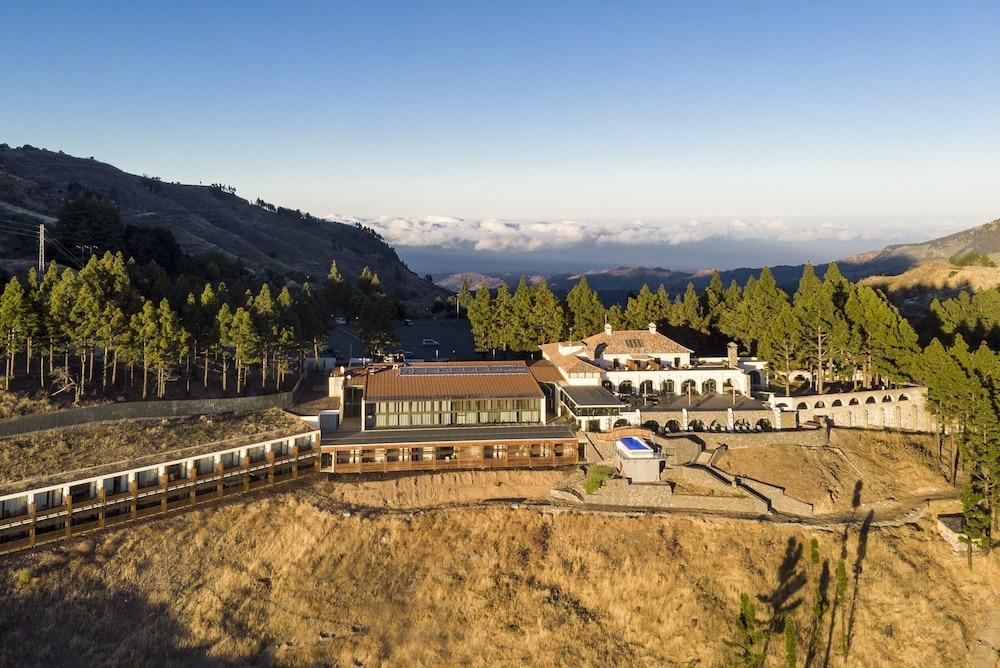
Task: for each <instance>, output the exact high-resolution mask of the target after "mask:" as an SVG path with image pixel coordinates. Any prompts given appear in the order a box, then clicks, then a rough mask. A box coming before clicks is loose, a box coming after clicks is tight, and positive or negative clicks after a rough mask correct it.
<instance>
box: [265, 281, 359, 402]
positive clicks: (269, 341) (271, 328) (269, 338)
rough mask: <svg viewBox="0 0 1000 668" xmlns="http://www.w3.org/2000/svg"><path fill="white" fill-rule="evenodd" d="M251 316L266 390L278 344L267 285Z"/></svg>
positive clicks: (275, 321) (275, 312) (273, 308)
mask: <svg viewBox="0 0 1000 668" xmlns="http://www.w3.org/2000/svg"><path fill="white" fill-rule="evenodd" d="M366 268H367V267H366ZM251 315H252V317H253V326H254V331H255V332H256V333H257V343H258V345H259V349H260V386H261V387H262V388H264V387H267V369H268V355H269V354H270V353H271V351H272V350H273V348H274V346H275V345H276V344H277V343H278V314H277V311H276V309H275V305H274V299H273V298H272V297H271V288H270V287H269V286H268V285H267V283H264V284H263V285H261V286H260V291H259V292H258V293H257V296H256V297H254V300H253V306H252V308H251Z"/></svg>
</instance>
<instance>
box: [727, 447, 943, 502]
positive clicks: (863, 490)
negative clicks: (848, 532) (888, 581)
mask: <svg viewBox="0 0 1000 668" xmlns="http://www.w3.org/2000/svg"><path fill="white" fill-rule="evenodd" d="M932 441H933V437H931V436H927V435H924V434H903V433H894V432H881V431H871V430H861V429H834V430H832V432H831V435H830V445H832V446H835V448H836V449H834V448H809V447H801V446H797V445H764V446H754V447H752V448H739V449H733V450H730V451H728V452H726V453H725V454H724V455H723V456H722V457H720V458H719V461H718V466H719V468H721V469H722V470H724V471H726V472H728V473H731V474H733V475H741V476H746V477H748V478H754V479H756V480H760V481H762V482H766V483H770V484H772V485H779V486H781V487H784V488H785V491H786V492H787V493H788V494H789V495H791V496H793V497H795V498H797V499H801V500H802V501H807V502H809V503H812V504H813V507H814V510H815V512H816V513H829V512H839V511H846V510H850V509H851V508H853V507H854V506H855V505H856V504H860V505H865V504H871V503H884V502H886V501H887V500H889V499H901V500H902V499H907V498H908V497H919V496H929V495H932V494H935V493H939V492H946V491H948V490H950V489H951V487H950V485H948V484H947V482H946V481H945V479H944V477H943V475H942V474H941V473H940V472H938V471H936V470H935V464H934V461H933V456H932V455H931V452H932V450H931V448H932V447H934V444H933V442H932ZM855 496H857V498H855Z"/></svg>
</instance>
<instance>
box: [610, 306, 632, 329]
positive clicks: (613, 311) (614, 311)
mask: <svg viewBox="0 0 1000 668" xmlns="http://www.w3.org/2000/svg"><path fill="white" fill-rule="evenodd" d="M607 317H608V324H609V325H611V328H612V329H614V330H621V329H628V323H627V321H626V320H625V314H624V313H623V312H622V307H621V306H619V305H618V304H612V305H611V308H609V309H608V312H607Z"/></svg>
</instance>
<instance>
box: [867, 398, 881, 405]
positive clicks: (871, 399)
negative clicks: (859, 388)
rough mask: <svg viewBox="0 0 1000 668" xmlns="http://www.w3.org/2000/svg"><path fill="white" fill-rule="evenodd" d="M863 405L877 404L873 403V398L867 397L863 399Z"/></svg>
mask: <svg viewBox="0 0 1000 668" xmlns="http://www.w3.org/2000/svg"><path fill="white" fill-rule="evenodd" d="M865 403H866V404H874V403H878V402H876V401H875V397H868V398H867V399H865Z"/></svg>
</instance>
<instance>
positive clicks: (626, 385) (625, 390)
mask: <svg viewBox="0 0 1000 668" xmlns="http://www.w3.org/2000/svg"><path fill="white" fill-rule="evenodd" d="M618 394H632V381H631V380H623V381H622V382H621V384H620V385H619V386H618Z"/></svg>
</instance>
